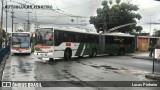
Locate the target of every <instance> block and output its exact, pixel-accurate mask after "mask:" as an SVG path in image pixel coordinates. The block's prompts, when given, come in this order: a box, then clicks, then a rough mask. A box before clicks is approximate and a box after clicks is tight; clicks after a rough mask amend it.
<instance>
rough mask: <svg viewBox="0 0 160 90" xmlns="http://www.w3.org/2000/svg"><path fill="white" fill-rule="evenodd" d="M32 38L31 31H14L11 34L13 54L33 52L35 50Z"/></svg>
mask: <svg viewBox="0 0 160 90" xmlns="http://www.w3.org/2000/svg"><path fill="white" fill-rule="evenodd" d="M31 39H32V34H31V33H30V32H13V33H12V35H11V55H13V54H14V53H28V54H31V53H32V50H33V47H32V43H31Z"/></svg>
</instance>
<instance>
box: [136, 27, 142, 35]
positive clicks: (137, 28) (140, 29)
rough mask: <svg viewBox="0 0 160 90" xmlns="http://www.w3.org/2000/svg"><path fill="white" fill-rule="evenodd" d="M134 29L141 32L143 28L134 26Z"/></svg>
mask: <svg viewBox="0 0 160 90" xmlns="http://www.w3.org/2000/svg"><path fill="white" fill-rule="evenodd" d="M135 30H136V32H139V33H141V31H142V30H143V28H142V27H141V26H136V27H135Z"/></svg>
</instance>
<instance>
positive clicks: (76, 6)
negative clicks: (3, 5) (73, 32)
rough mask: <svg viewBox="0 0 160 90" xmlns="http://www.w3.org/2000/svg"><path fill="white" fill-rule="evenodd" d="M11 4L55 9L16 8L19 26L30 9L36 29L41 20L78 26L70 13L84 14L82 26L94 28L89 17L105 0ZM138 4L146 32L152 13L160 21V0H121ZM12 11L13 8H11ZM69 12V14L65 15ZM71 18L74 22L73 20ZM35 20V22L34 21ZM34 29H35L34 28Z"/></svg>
mask: <svg viewBox="0 0 160 90" xmlns="http://www.w3.org/2000/svg"><path fill="white" fill-rule="evenodd" d="M5 1H6V0H5ZM7 1H8V4H9V5H13V4H14V5H19V4H18V3H23V4H27V5H30V4H33V3H34V4H35V5H52V6H53V9H56V11H58V13H57V12H55V11H53V10H26V9H22V10H14V12H15V17H17V18H15V19H14V23H18V28H23V23H27V22H26V20H27V19H28V14H27V13H26V12H27V11H30V12H32V13H30V20H31V23H32V29H34V25H33V24H34V22H40V23H41V27H55V26H56V27H57V26H71V25H69V24H74V25H72V26H74V27H77V18H75V17H70V16H68V15H75V16H83V18H78V24H85V23H87V25H86V26H81V25H78V27H81V28H86V27H87V28H91V29H94V28H93V25H89V24H88V23H89V17H90V16H94V15H96V9H97V8H99V7H101V2H102V1H103V0H7ZM128 1H130V3H132V4H136V5H138V6H139V7H140V10H139V11H138V13H140V14H141V15H142V17H143V18H142V19H141V20H140V21H139V23H138V25H142V27H143V28H144V32H148V31H149V30H150V25H149V24H147V23H149V22H150V15H152V16H151V20H152V22H160V13H159V11H158V10H159V8H160V2H157V1H154V0H121V2H128ZM113 2H115V0H113ZM9 11H10V12H11V11H12V10H11V9H9ZM10 12H9V14H8V16H9V17H8V24H9V25H8V29H9V31H11V17H10V16H11V14H10ZM64 14H67V15H64ZM71 19H73V20H74V22H71ZM33 21H34V22H33ZM3 27H5V14H4V24H3ZM154 28H158V29H160V28H159V25H152V29H154ZM32 31H33V30H32ZM152 31H153V30H152Z"/></svg>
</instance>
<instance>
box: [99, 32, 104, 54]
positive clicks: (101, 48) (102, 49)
mask: <svg viewBox="0 0 160 90" xmlns="http://www.w3.org/2000/svg"><path fill="white" fill-rule="evenodd" d="M104 52H105V35H99V53H100V54H103V53H104Z"/></svg>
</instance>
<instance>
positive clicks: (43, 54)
mask: <svg viewBox="0 0 160 90" xmlns="http://www.w3.org/2000/svg"><path fill="white" fill-rule="evenodd" d="M35 38H36V45H35V47H34V55H35V57H37V58H50V59H53V51H54V47H53V44H54V38H53V29H52V28H41V29H37V30H36V33H35Z"/></svg>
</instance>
